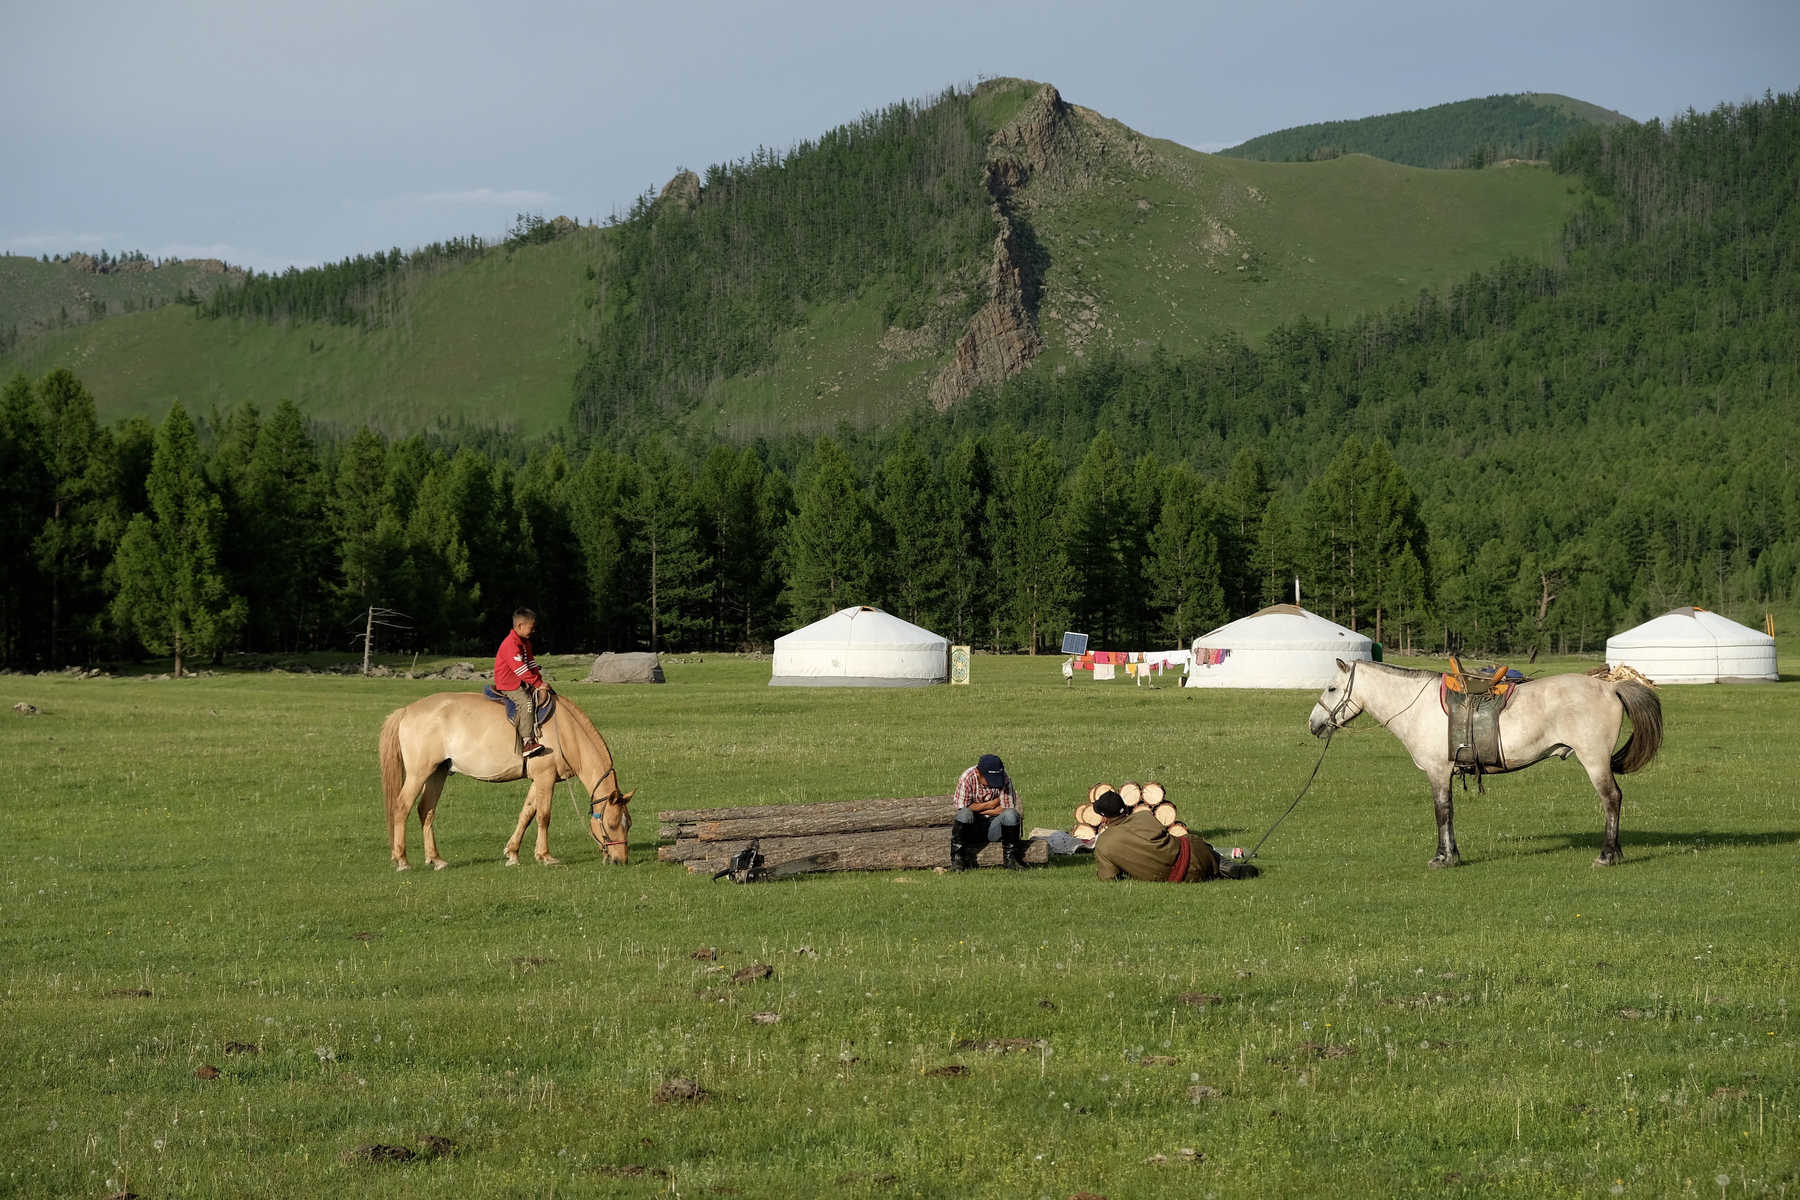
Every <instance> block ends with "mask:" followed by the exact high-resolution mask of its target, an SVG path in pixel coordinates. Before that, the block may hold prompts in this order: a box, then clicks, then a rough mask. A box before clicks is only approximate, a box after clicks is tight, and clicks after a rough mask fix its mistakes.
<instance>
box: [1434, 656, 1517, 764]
mask: <svg viewBox="0 0 1800 1200" xmlns="http://www.w3.org/2000/svg"><path fill="white" fill-rule="evenodd" d="M1524 679H1525V677H1524V676H1523V675H1521V674H1520V673H1519V672H1518V671H1514V670H1509V669H1508V668H1506V667H1505V666H1495V667H1494V668H1493V669H1492V670H1490V671H1486V672H1480V671H1477V672H1466V671H1464V670H1463V669H1462V664H1461V663H1459V662H1457V661H1456V659H1455V657H1454V656H1452V658H1451V659H1450V670H1449V671H1447V672H1445V674H1444V677H1443V678H1442V680H1440V681H1439V683H1438V704H1439V705H1440V706H1441V707H1442V708H1443V710H1444V713H1445V715H1446V716H1448V717H1449V718H1450V722H1449V724H1450V765H1451V766H1452V767H1454V768H1455V769H1456V771H1457V772H1458V773H1459V774H1465V775H1483V774H1492V773H1494V772H1496V771H1503V770H1505V769H1506V768H1505V767H1504V765H1503V763H1504V759H1503V757H1502V754H1501V748H1500V714H1501V713H1503V712H1505V711H1506V706H1507V705H1508V704H1510V703H1512V698H1513V693H1514V692H1515V691H1517V690H1518V686H1519V684H1520V683H1522V682H1523V681H1524Z"/></svg>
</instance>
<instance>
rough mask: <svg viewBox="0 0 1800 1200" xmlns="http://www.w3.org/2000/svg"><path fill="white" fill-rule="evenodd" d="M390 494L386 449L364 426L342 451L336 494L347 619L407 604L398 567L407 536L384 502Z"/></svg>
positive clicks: (333, 508) (334, 525)
mask: <svg viewBox="0 0 1800 1200" xmlns="http://www.w3.org/2000/svg"><path fill="white" fill-rule="evenodd" d="M386 491H387V443H386V442H384V441H383V440H382V438H381V435H380V434H378V433H376V432H375V431H374V430H372V429H370V428H368V427H367V426H365V427H363V428H362V429H359V430H357V431H356V433H355V434H353V435H352V436H351V438H350V441H349V442H348V443H347V444H346V445H345V446H344V451H343V454H342V456H341V457H340V458H339V459H338V468H337V483H336V486H335V487H334V489H333V492H332V502H331V523H332V536H333V541H334V542H335V543H336V546H337V556H338V572H339V575H340V577H341V583H340V585H339V598H340V601H341V603H342V605H343V611H344V615H349V614H354V613H362V612H366V611H367V610H368V609H369V608H371V607H379V608H392V607H395V606H396V605H399V604H401V603H403V600H402V597H401V594H400V588H399V579H400V575H401V572H400V571H399V570H398V569H397V564H398V563H399V561H400V559H401V558H402V556H403V555H404V553H405V530H404V528H403V527H402V525H401V522H400V517H399V514H397V513H396V512H394V511H393V509H392V508H391V507H389V506H388V505H387V503H386V502H385V495H386Z"/></svg>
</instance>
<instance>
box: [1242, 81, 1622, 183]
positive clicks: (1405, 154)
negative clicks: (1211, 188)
mask: <svg viewBox="0 0 1800 1200" xmlns="http://www.w3.org/2000/svg"><path fill="white" fill-rule="evenodd" d="M1628 119H1629V118H1627V117H1625V116H1624V115H1623V114H1621V113H1616V112H1613V111H1612V110H1611V109H1607V108H1601V107H1599V106H1598V105H1595V104H1589V103H1587V102H1586V101H1584V100H1576V99H1574V98H1572V97H1569V96H1561V95H1557V94H1556V93H1554V92H1527V93H1524V94H1522V95H1516V96H1489V97H1487V98H1486V99H1482V100H1459V101H1456V102H1455V103H1452V104H1439V105H1435V106H1433V107H1431V108H1417V109H1410V110H1408V111H1406V112H1397V113H1384V114H1382V115H1380V116H1374V117H1363V118H1361V119H1360V120H1355V121H1323V122H1319V123H1317V124H1313V125H1296V126H1294V127H1293V128H1291V129H1281V130H1277V131H1276V132H1274V133H1265V134H1263V135H1262V136H1260V137H1253V138H1251V139H1250V140H1249V141H1247V142H1244V143H1243V144H1241V145H1238V146H1233V147H1232V148H1231V149H1229V150H1226V151H1224V153H1225V154H1227V155H1229V156H1232V157H1235V158H1253V159H1260V160H1262V161H1265V162H1309V161H1313V160H1316V159H1323V158H1335V157H1337V156H1338V155H1341V154H1370V155H1374V156H1375V157H1376V158H1385V159H1387V160H1388V161H1389V162H1397V163H1406V164H1408V165H1410V166H1415V167H1460V166H1469V165H1480V162H1482V161H1485V162H1496V161H1499V160H1501V159H1507V158H1526V159H1543V158H1548V157H1549V155H1550V152H1551V151H1553V150H1555V149H1556V148H1557V147H1558V146H1560V145H1562V144H1563V143H1564V142H1566V141H1567V140H1568V139H1569V136H1570V135H1571V134H1573V133H1575V132H1576V131H1577V130H1580V129H1584V128H1586V127H1588V126H1590V125H1616V124H1618V123H1620V122H1621V121H1625V120H1628ZM1478 156H1479V157H1478Z"/></svg>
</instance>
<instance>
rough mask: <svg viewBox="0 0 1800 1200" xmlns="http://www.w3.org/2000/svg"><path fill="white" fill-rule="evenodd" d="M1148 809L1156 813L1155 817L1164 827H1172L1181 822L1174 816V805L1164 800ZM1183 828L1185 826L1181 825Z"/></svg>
mask: <svg viewBox="0 0 1800 1200" xmlns="http://www.w3.org/2000/svg"><path fill="white" fill-rule="evenodd" d="M1150 811H1151V812H1152V813H1154V814H1156V819H1157V820H1158V821H1161V822H1162V824H1163V828H1164V829H1173V828H1174V827H1175V826H1177V825H1180V824H1181V822H1180V821H1179V820H1178V819H1177V818H1176V815H1175V806H1174V805H1173V804H1170V803H1168V802H1166V801H1165V802H1164V803H1162V804H1158V805H1157V806H1156V807H1155V808H1153V809H1151V810H1150ZM1183 828H1186V827H1185V826H1183Z"/></svg>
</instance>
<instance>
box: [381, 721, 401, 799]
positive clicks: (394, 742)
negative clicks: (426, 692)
mask: <svg viewBox="0 0 1800 1200" xmlns="http://www.w3.org/2000/svg"><path fill="white" fill-rule="evenodd" d="M405 716H406V710H405V709H404V708H396V709H395V710H394V711H393V712H391V713H389V714H388V716H387V720H385V721H383V722H382V723H381V749H380V754H381V796H382V800H383V802H384V806H385V808H386V810H387V813H388V816H389V818H390V819H392V817H393V812H394V802H395V801H396V800H398V799H399V798H400V789H401V787H402V786H403V785H404V784H405V783H406V763H405V761H404V760H403V759H402V758H401V756H400V721H401V718H403V717H405Z"/></svg>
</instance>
